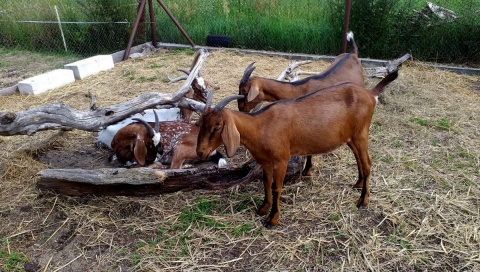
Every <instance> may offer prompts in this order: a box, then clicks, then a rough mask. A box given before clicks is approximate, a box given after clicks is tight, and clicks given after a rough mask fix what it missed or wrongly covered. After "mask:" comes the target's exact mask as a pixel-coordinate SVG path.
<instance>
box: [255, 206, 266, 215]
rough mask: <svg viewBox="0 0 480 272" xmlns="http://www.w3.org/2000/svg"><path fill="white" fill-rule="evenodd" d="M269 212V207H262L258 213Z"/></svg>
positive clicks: (264, 213)
mask: <svg viewBox="0 0 480 272" xmlns="http://www.w3.org/2000/svg"><path fill="white" fill-rule="evenodd" d="M267 213H268V208H265V207H262V208H260V209H258V210H257V214H258V215H266V214H267Z"/></svg>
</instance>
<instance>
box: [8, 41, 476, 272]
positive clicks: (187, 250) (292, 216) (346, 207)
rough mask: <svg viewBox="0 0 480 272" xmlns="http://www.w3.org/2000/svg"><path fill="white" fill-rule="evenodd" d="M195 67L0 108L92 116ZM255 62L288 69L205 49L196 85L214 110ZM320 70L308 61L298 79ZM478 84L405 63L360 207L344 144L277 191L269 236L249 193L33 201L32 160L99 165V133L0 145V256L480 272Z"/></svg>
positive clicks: (159, 69)
mask: <svg viewBox="0 0 480 272" xmlns="http://www.w3.org/2000/svg"><path fill="white" fill-rule="evenodd" d="M192 57H193V53H192V52H190V51H175V50H174V51H165V50H159V51H158V52H157V53H156V54H152V55H150V56H148V57H146V58H144V59H137V60H128V61H125V62H122V63H118V64H116V66H115V68H114V69H113V70H111V71H107V72H103V73H100V74H98V75H95V76H92V77H89V78H87V79H85V80H81V81H77V82H75V83H74V84H71V85H69V86H67V87H65V88H61V89H58V90H55V91H52V92H49V93H48V94H46V95H42V96H38V97H37V96H20V95H16V96H13V97H0V105H1V106H0V107H1V110H2V111H5V110H10V111H20V110H24V109H28V108H31V107H34V106H38V105H43V104H47V103H50V102H52V101H55V100H59V101H61V102H63V103H65V104H68V105H70V106H73V107H75V108H78V109H87V108H88V107H89V98H87V97H85V94H86V93H88V92H89V91H90V92H92V93H93V94H95V95H96V96H97V102H98V106H99V107H105V106H108V105H112V104H116V103H119V102H122V101H125V100H127V99H131V98H134V97H136V96H138V95H139V94H141V93H144V92H152V91H161V92H174V91H176V90H177V89H178V88H179V87H180V85H181V84H182V83H175V84H171V85H169V84H167V77H168V76H176V75H179V74H180V72H178V71H176V69H177V68H188V67H189V66H190V63H191V59H192ZM252 61H255V62H256V67H257V69H256V70H255V71H254V74H255V75H259V76H268V77H276V76H278V74H280V73H281V72H282V70H283V69H284V68H285V67H286V66H287V65H288V63H289V60H287V59H282V58H277V57H267V56H255V55H247V54H242V53H229V52H223V51H215V52H211V53H210V56H209V57H208V58H207V61H206V62H205V64H204V66H203V68H202V74H203V75H204V77H205V78H206V79H207V80H208V81H210V82H211V83H213V84H214V85H216V86H219V87H221V89H220V90H218V91H217V93H216V96H215V100H216V101H218V100H220V99H221V98H222V97H224V96H227V95H230V94H234V93H237V92H238V85H237V84H238V81H239V80H240V77H241V75H242V74H243V71H244V69H245V67H246V66H247V65H248V64H249V63H251V62H252ZM326 66H328V63H326V62H320V61H314V62H312V63H311V64H309V65H307V66H302V70H310V71H321V70H323V69H324V68H325V67H326ZM376 82H378V80H377V79H368V80H367V86H373V85H374V84H375V83H376ZM479 82H480V77H478V76H477V77H473V76H462V75H458V74H454V73H451V72H446V71H440V70H433V69H431V68H428V67H427V66H425V65H423V64H422V63H419V62H410V63H406V64H405V65H404V66H403V67H402V68H401V70H400V76H399V78H398V79H397V80H396V81H395V82H393V83H392V84H391V85H390V86H389V87H388V88H387V90H386V91H385V93H384V94H383V95H382V101H383V102H384V103H383V104H379V105H378V106H377V109H376V112H375V114H374V117H373V122H372V126H371V134H370V155H371V157H372V161H373V168H372V178H371V190H372V193H371V199H370V206H369V208H368V209H367V210H357V209H356V208H355V204H354V203H355V201H356V200H357V198H358V197H359V192H357V191H354V190H352V189H351V186H352V185H353V184H354V183H355V181H356V178H357V176H356V175H357V170H356V164H355V160H354V157H353V155H352V153H351V152H350V150H349V149H348V148H346V147H343V148H340V149H338V150H336V151H335V152H334V153H333V154H330V155H324V156H316V157H314V165H315V170H314V176H313V178H311V179H304V180H302V181H301V182H299V183H296V184H292V185H288V186H286V187H285V188H284V191H283V195H282V214H281V218H280V225H279V227H278V228H276V229H275V230H266V229H265V228H264V227H263V220H264V219H265V218H263V217H258V216H256V215H255V210H256V208H257V207H258V205H260V204H261V201H262V198H263V187H262V185H261V184H260V183H258V182H253V183H249V184H244V185H241V186H235V187H233V188H230V189H228V190H224V191H213V192H212V191H193V192H178V193H175V194H169V195H161V196H155V197H145V198H128V197H94V196H92V197H82V198H71V197H64V196H51V195H40V194H39V192H38V191H37V189H36V188H35V175H36V173H37V172H38V171H39V170H41V169H44V168H47V167H51V166H49V165H46V164H45V163H42V162H39V161H38V158H39V157H41V155H42V154H45V153H48V154H49V155H50V156H52V157H55V156H59V157H61V158H64V160H66V159H68V157H67V156H68V154H74V153H75V152H86V150H88V152H99V154H98V156H99V157H100V158H101V160H106V157H107V155H108V152H107V151H105V150H96V149H94V147H93V144H94V141H95V134H94V133H88V132H83V131H68V132H55V131H47V132H39V133H37V134H36V135H34V136H32V137H27V136H14V137H0V144H1V145H2V147H3V148H2V150H1V151H0V156H1V161H0V163H1V168H2V174H1V180H0V182H1V184H2V186H1V189H0V195H1V196H2V197H1V199H0V205H1V207H2V208H0V216H1V217H2V223H1V224H0V238H1V239H2V243H0V251H3V252H6V253H7V255H6V256H9V255H8V253H11V252H17V253H20V254H22V255H24V256H26V257H27V258H28V261H29V262H31V263H36V264H39V266H40V267H41V270H42V271H43V270H52V271H53V270H55V269H60V268H62V267H64V266H65V269H69V270H70V271H86V270H104V271H106V270H115V271H120V270H121V271H179V270H207V271H237V270H241V271H245V270H247V271H265V270H275V271H277V270H301V271H319V270H324V271H332V270H346V271H368V270H371V271H390V270H399V271H412V270H422V271H423V270H429V271H444V270H449V271H475V270H480V248H479V246H478V245H479V244H480V233H479V227H478V226H479V225H480V215H479V207H480V205H479V204H480V202H479V195H480V185H479V176H480V151H479V149H478V147H479V146H480V131H479V124H480V120H479V119H480V107H479V106H478V105H479V104H480V92H479V91H478V86H479ZM234 104H235V103H232V104H230V105H229V107H232V108H235V107H236V105H234ZM319 137H321V136H319ZM95 150H96V151H95ZM62 156H63V157H62ZM99 163H103V162H94V164H99ZM85 167H89V166H88V165H87V164H85ZM0 256H4V255H2V254H0ZM6 259H7V257H0V260H3V262H1V263H2V264H0V266H1V265H3V266H5V262H6ZM3 268H5V267H3Z"/></svg>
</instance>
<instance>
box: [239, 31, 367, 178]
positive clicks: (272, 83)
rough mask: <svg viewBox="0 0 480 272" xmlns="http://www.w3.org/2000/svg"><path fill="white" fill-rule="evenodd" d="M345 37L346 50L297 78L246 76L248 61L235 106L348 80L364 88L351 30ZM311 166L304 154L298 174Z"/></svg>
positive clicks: (252, 104) (246, 108)
mask: <svg viewBox="0 0 480 272" xmlns="http://www.w3.org/2000/svg"><path fill="white" fill-rule="evenodd" d="M347 39H348V41H349V42H350V46H351V50H350V53H344V54H341V55H339V56H337V57H336V58H335V60H334V61H333V63H332V64H331V65H330V66H329V67H328V68H327V69H326V70H325V71H323V72H322V73H321V74H318V75H314V76H310V77H306V78H304V79H301V80H298V81H293V82H284V81H278V80H274V79H269V78H264V77H258V76H253V77H250V75H251V74H252V72H253V70H254V69H255V67H254V66H253V64H254V63H251V64H250V65H249V66H248V67H247V68H246V69H245V72H244V75H243V78H242V79H241V81H240V84H239V93H238V94H239V95H243V96H244V97H243V98H241V99H238V109H239V110H240V111H244V112H249V111H251V110H252V109H254V108H255V107H256V106H257V105H258V104H259V103H261V102H262V101H268V102H273V101H277V100H281V99H291V98H295V97H299V96H302V95H305V94H308V93H311V92H314V91H317V90H319V89H322V88H326V87H330V86H333V85H337V84H340V83H344V82H352V83H355V84H357V85H359V86H362V87H364V86H365V79H364V71H363V66H362V63H361V62H360V60H359V59H358V49H357V45H356V43H355V40H354V38H353V33H352V32H349V34H348V35H347ZM312 168H313V167H312V162H311V156H307V161H306V163H305V168H304V170H303V172H302V174H303V175H304V176H311V174H312Z"/></svg>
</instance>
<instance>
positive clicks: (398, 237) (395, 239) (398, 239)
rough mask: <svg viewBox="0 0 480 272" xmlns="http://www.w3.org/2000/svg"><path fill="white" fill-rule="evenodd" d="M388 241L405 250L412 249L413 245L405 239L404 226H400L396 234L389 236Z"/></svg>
mask: <svg viewBox="0 0 480 272" xmlns="http://www.w3.org/2000/svg"><path fill="white" fill-rule="evenodd" d="M387 240H388V241H389V242H391V243H393V244H395V245H399V246H400V247H402V248H404V249H412V248H413V246H412V244H411V243H410V242H409V241H408V239H407V237H405V233H404V231H403V230H402V226H401V225H400V226H398V227H397V228H395V230H394V232H393V233H392V234H391V235H390V236H388V238H387Z"/></svg>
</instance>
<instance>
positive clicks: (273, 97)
mask: <svg viewBox="0 0 480 272" xmlns="http://www.w3.org/2000/svg"><path fill="white" fill-rule="evenodd" d="M305 87H306V84H302V85H294V84H292V83H289V82H282V81H278V80H273V79H267V80H265V82H264V84H263V94H264V96H265V98H264V100H265V101H269V102H273V101H277V100H280V99H291V98H295V97H298V96H301V95H304V94H307V93H308V88H305Z"/></svg>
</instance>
